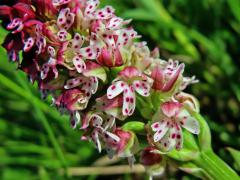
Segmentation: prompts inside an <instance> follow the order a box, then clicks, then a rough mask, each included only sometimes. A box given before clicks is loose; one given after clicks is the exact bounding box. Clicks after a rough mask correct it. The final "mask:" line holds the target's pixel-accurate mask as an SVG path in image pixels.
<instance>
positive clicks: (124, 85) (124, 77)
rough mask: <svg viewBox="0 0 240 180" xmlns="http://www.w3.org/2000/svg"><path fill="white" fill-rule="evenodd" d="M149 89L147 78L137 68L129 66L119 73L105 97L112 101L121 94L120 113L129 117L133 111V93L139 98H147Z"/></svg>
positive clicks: (149, 84)
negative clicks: (139, 96) (138, 95)
mask: <svg viewBox="0 0 240 180" xmlns="http://www.w3.org/2000/svg"><path fill="white" fill-rule="evenodd" d="M150 89H151V83H150V82H149V81H148V79H147V77H146V76H145V75H144V74H143V73H142V72H140V71H139V70H138V69H137V68H135V67H133V66H129V67H125V68H124V69H123V70H122V71H120V72H119V75H118V77H117V78H116V79H115V80H114V81H113V83H112V85H111V86H110V87H109V88H108V90H107V97H108V98H109V99H112V98H114V97H116V96H118V95H119V94H121V93H123V108H122V113H123V115H125V116H130V115H132V114H133V112H134V110H135V104H136V102H135V101H136V97H135V91H137V93H138V94H140V95H141V96H149V94H150Z"/></svg>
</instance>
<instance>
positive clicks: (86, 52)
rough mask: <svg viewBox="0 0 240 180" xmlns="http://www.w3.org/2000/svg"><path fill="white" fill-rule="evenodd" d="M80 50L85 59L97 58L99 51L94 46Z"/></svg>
mask: <svg viewBox="0 0 240 180" xmlns="http://www.w3.org/2000/svg"><path fill="white" fill-rule="evenodd" d="M78 52H79V54H80V55H81V56H82V57H83V58H85V59H96V58H97V52H96V49H95V48H94V47H93V46H88V47H85V48H82V49H80V50H79V51H78Z"/></svg>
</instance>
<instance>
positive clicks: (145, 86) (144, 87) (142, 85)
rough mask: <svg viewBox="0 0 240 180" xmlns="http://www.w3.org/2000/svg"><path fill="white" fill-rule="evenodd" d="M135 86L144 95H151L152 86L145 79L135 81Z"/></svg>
mask: <svg viewBox="0 0 240 180" xmlns="http://www.w3.org/2000/svg"><path fill="white" fill-rule="evenodd" d="M133 87H134V89H135V90H136V91H137V92H138V93H139V94H140V95H142V96H149V94H150V89H151V86H150V84H149V83H147V82H145V81H139V80H137V81H134V82H133Z"/></svg>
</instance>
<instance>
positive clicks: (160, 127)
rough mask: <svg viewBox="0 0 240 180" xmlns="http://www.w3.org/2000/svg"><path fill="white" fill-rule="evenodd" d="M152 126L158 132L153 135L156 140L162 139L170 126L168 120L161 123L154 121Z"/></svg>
mask: <svg viewBox="0 0 240 180" xmlns="http://www.w3.org/2000/svg"><path fill="white" fill-rule="evenodd" d="M151 127H152V130H153V131H156V133H155V134H154V136H153V140H154V142H158V141H160V140H161V139H162V138H163V136H164V135H165V134H166V133H167V131H168V126H167V122H166V121H161V122H160V123H159V124H155V123H154V124H152V126H151Z"/></svg>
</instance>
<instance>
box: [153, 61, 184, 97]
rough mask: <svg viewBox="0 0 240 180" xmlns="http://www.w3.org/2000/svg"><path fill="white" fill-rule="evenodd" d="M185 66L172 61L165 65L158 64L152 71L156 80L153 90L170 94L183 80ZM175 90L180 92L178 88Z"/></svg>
mask: <svg viewBox="0 0 240 180" xmlns="http://www.w3.org/2000/svg"><path fill="white" fill-rule="evenodd" d="M183 71H184V64H183V63H182V64H179V63H178V61H172V60H171V59H170V60H169V61H168V62H167V63H164V64H156V65H155V67H154V68H153V70H152V74H151V77H152V79H153V80H154V82H153V86H152V88H153V89H155V90H157V91H162V92H169V91H171V90H172V89H173V88H174V87H175V86H176V85H177V82H178V80H181V79H182V73H183ZM175 89H177V90H178V87H176V88H175Z"/></svg>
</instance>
